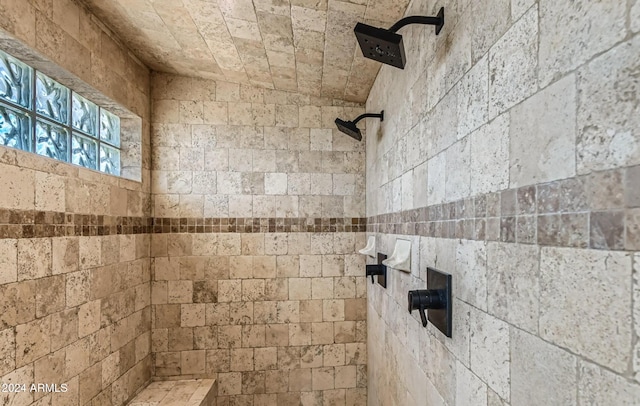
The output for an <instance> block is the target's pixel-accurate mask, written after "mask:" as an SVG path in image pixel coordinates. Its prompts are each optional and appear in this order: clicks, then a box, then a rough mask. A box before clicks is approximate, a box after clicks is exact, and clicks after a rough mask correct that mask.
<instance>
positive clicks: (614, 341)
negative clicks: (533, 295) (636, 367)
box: [540, 248, 631, 372]
mask: <svg viewBox="0 0 640 406" xmlns="http://www.w3.org/2000/svg"><path fill="white" fill-rule="evenodd" d="M630 277H631V257H630V256H629V255H628V254H625V253H623V252H613V251H593V250H581V249H574V248H543V249H542V253H541V258H540V336H541V337H542V338H544V339H545V340H548V341H550V342H552V343H555V344H557V345H560V346H563V347H566V348H568V349H569V350H571V351H573V352H575V353H577V354H579V355H582V356H584V357H585V358H587V359H590V360H594V361H596V362H598V363H600V364H602V365H605V366H607V367H609V368H611V369H613V370H615V371H620V372H622V371H625V370H626V369H627V363H628V357H629V354H630V351H631V286H630V284H629V280H630ZM613 331H615V332H616V333H615V334H612V332H613Z"/></svg>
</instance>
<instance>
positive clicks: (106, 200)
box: [0, 0, 151, 406]
mask: <svg viewBox="0 0 640 406" xmlns="http://www.w3.org/2000/svg"><path fill="white" fill-rule="evenodd" d="M1 8H2V13H0V14H1V16H0V28H1V29H0V38H1V40H0V47H1V48H2V49H4V50H6V51H7V52H9V53H12V54H14V55H16V56H18V57H21V58H23V59H24V60H25V61H27V62H28V63H30V64H32V65H34V66H36V67H37V68H39V69H41V70H42V71H44V72H46V73H48V74H50V75H51V76H52V77H54V78H56V79H58V80H60V81H61V82H62V83H65V84H67V85H69V86H70V87H72V88H73V89H77V90H78V91H81V92H82V93H84V94H86V95H88V96H89V97H90V98H92V99H94V100H96V101H99V102H103V103H107V104H108V105H109V106H111V107H114V108H115V106H120V107H121V108H122V107H123V108H124V109H126V110H127V111H128V112H129V113H128V114H131V113H133V114H135V115H138V116H139V117H141V125H140V126H141V129H142V135H141V136H140V135H138V137H137V140H135V142H136V143H137V144H136V145H133V144H131V145H133V148H132V149H131V151H130V153H129V154H128V155H127V156H124V157H123V162H124V161H127V160H129V159H130V158H131V159H134V158H135V159H137V161H138V168H137V176H138V177H142V179H143V182H142V183H141V182H134V181H130V180H125V179H120V178H116V177H111V176H106V175H102V174H98V173H96V172H92V171H89V170H84V169H81V168H78V167H76V166H71V165H68V164H64V163H60V162H57V161H53V160H50V159H47V158H43V157H39V156H36V155H34V154H29V153H25V152H21V151H17V150H13V149H9V148H4V147H0V190H1V191H2V193H0V208H2V209H11V210H14V209H18V210H22V211H26V212H28V213H30V216H27V217H25V218H30V219H31V220H30V221H31V222H33V218H34V217H33V213H34V211H44V212H59V213H81V214H93V215H101V216H102V215H104V216H133V217H144V216H148V215H149V214H150V203H149V202H150V200H149V194H148V187H149V182H148V181H147V179H148V178H149V170H148V169H149V167H150V164H149V156H150V149H149V147H150V144H149V122H150V121H149V120H150V109H149V90H148V89H149V73H148V69H147V68H146V67H144V66H143V65H142V64H140V63H139V62H137V61H136V60H135V58H133V57H132V56H131V55H130V54H129V53H128V51H127V50H126V48H124V47H122V46H120V45H119V43H118V42H117V41H116V40H114V39H113V37H112V35H111V33H110V32H109V31H108V30H107V29H106V28H105V27H103V26H102V25H101V24H100V23H99V22H97V20H96V19H95V17H93V16H92V15H90V14H89V13H88V12H87V11H85V9H84V8H83V7H82V6H79V5H78V4H76V3H75V2H73V1H70V0H56V1H19V0H16V1H5V2H3V3H2V6H1ZM123 111H124V110H123ZM125 141H127V140H125ZM135 159H134V160H135ZM140 162H142V165H141V167H142V169H141V168H140ZM132 177H136V176H134V175H132ZM5 213H6V212H5ZM0 221H1V222H3V223H5V222H6V221H7V219H2V220H0ZM149 245H150V236H148V235H110V236H86V237H84V236H83V237H79V236H67V237H49V238H18V239H13V238H2V239H0V348H1V350H0V351H1V353H0V360H1V361H0V382H3V383H14V384H26V385H30V384H32V383H47V384H58V385H60V384H63V383H65V384H67V385H68V386H67V388H68V390H67V392H66V393H42V392H40V393H30V392H29V391H28V390H27V391H26V392H22V393H6V392H5V393H0V403H1V404H11V405H30V404H38V405H60V406H62V405H64V406H67V405H122V404H124V402H125V401H126V400H127V399H128V398H129V397H131V396H132V395H133V394H134V393H135V392H136V391H137V390H138V389H139V388H140V387H141V386H142V385H143V384H144V383H145V382H146V381H148V380H149V379H150V376H151V375H150V371H151V356H150V350H151V348H150V347H151V331H150V327H151V307H150V259H149ZM27 389H28V386H27Z"/></svg>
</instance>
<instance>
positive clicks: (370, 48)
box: [353, 7, 444, 69]
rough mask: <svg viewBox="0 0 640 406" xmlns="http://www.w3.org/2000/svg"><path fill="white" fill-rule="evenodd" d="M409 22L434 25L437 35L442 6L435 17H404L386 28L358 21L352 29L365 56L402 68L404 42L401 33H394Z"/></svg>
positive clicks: (441, 23)
mask: <svg viewBox="0 0 640 406" xmlns="http://www.w3.org/2000/svg"><path fill="white" fill-rule="evenodd" d="M409 24H428V25H435V26H436V35H438V34H440V31H441V30H442V27H443V26H444V7H442V8H440V11H439V12H438V15H437V16H435V17H426V16H410V17H405V18H403V19H401V20H400V21H398V22H397V23H395V24H393V25H392V26H391V28H389V29H388V30H385V29H384V28H377V27H373V26H370V25H367V24H363V23H358V24H356V27H355V28H354V29H353V31H354V32H355V34H356V38H357V39H358V44H360V49H361V50H362V55H364V57H365V58H369V59H373V60H374V61H378V62H382V63H385V64H387V65H391V66H395V67H396V68H400V69H404V65H405V62H406V59H405V54H404V44H403V43H402V35H400V34H396V31H398V30H399V29H400V28H402V27H404V26H405V25H409Z"/></svg>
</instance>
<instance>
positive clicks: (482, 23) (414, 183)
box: [367, 0, 640, 406]
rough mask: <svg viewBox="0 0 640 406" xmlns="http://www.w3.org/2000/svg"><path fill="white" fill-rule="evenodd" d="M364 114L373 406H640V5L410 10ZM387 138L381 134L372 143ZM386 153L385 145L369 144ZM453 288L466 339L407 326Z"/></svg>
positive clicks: (499, 0)
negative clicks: (404, 257) (436, 277)
mask: <svg viewBox="0 0 640 406" xmlns="http://www.w3.org/2000/svg"><path fill="white" fill-rule="evenodd" d="M440 6H444V7H445V10H446V11H445V13H446V24H445V27H444V30H443V32H442V33H441V34H440V36H438V37H436V36H435V35H434V34H433V27H420V26H412V27H407V28H405V29H403V30H402V34H403V37H404V43H405V47H406V50H407V60H408V64H407V68H406V69H405V70H404V71H400V70H397V69H394V68H390V67H383V68H382V70H381V71H380V74H379V76H378V78H377V80H376V83H375V85H374V87H373V90H372V92H371V94H370V96H369V99H368V102H367V110H371V111H377V110H380V109H385V121H384V122H383V123H382V124H381V125H379V124H378V123H369V124H370V125H369V127H368V132H369V134H368V135H369V137H368V142H367V216H368V219H369V224H368V231H369V232H370V233H371V234H375V235H376V236H377V238H378V246H379V247H380V248H379V249H380V251H382V252H385V253H389V252H390V251H391V250H392V248H393V243H394V241H395V239H396V237H400V238H408V239H410V240H411V241H412V244H413V256H412V263H411V273H410V274H405V273H400V272H396V271H392V272H391V276H390V278H389V281H388V288H387V289H386V290H384V289H382V288H381V287H380V286H378V285H369V286H370V288H369V289H368V294H367V301H368V309H367V310H368V321H367V323H368V373H369V385H368V392H369V393H368V398H369V404H370V405H385V406H389V405H414V404H428V405H491V406H498V405H500V406H504V405H509V404H512V405H541V404H554V405H585V404H594V405H596V404H597V405H606V404H615V405H636V404H638V399H640V384H639V383H640V379H639V378H638V376H639V372H640V367H639V362H638V346H637V341H638V331H639V330H640V327H639V326H640V319H639V315H640V307H639V303H640V302H639V298H638V291H639V289H640V288H639V287H638V280H637V279H638V278H637V272H638V261H639V260H640V255H638V254H637V253H636V251H637V250H639V249H640V245H639V244H638V241H639V240H638V229H639V226H638V224H639V220H638V219H639V216H638V208H637V207H638V206H639V204H640V201H639V200H638V194H637V191H638V189H639V186H640V176H638V173H639V172H638V171H639V169H638V168H640V167H639V166H638V165H639V164H640V145H639V143H640V121H638V117H640V114H639V113H640V110H639V107H638V106H639V105H640V104H639V103H638V101H639V100H640V94H639V93H638V89H639V88H640V82H639V81H638V74H637V73H638V72H639V71H640V59H639V58H638V55H639V54H640V36H639V35H638V31H639V30H640V26H638V24H637V21H638V10H640V3H638V2H633V1H632V2H627V1H622V0H615V1H607V2H572V1H564V0H563V1H548V0H538V1H535V0H525V1H522V0H512V1H509V0H496V1H492V2H472V1H446V2H444V1H431V2H421V1H414V2H413V3H412V4H411V5H410V6H409V10H408V11H407V15H412V14H423V15H433V14H435V12H437V10H438V8H439V7H440ZM371 124H373V125H371ZM371 134H377V137H372V136H371ZM427 266H433V267H436V268H438V269H440V270H442V271H445V272H449V273H451V274H452V275H453V286H454V303H453V306H454V307H453V309H454V327H453V337H452V338H451V339H449V338H445V337H444V336H443V335H442V334H441V333H440V332H439V331H437V330H436V329H434V328H433V327H432V326H431V325H429V326H428V327H427V328H426V329H425V328H423V327H422V325H421V324H420V322H419V317H418V315H417V314H412V315H410V314H409V313H408V312H407V310H406V309H407V297H406V294H407V290H410V289H424V288H425V286H426V282H425V279H426V267H427Z"/></svg>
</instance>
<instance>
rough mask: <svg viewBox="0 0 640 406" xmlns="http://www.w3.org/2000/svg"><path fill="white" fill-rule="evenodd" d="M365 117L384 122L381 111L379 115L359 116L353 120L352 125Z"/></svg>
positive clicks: (366, 114) (367, 114)
mask: <svg viewBox="0 0 640 406" xmlns="http://www.w3.org/2000/svg"><path fill="white" fill-rule="evenodd" d="M367 117H374V118H379V119H380V121H384V111H381V112H380V114H376V113H365V114H361V115H359V116H358V117H357V118H356V119H355V120H353V121H352V123H353V124H356V123H357V122H358V121H360V120H362V119H363V118H367Z"/></svg>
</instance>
